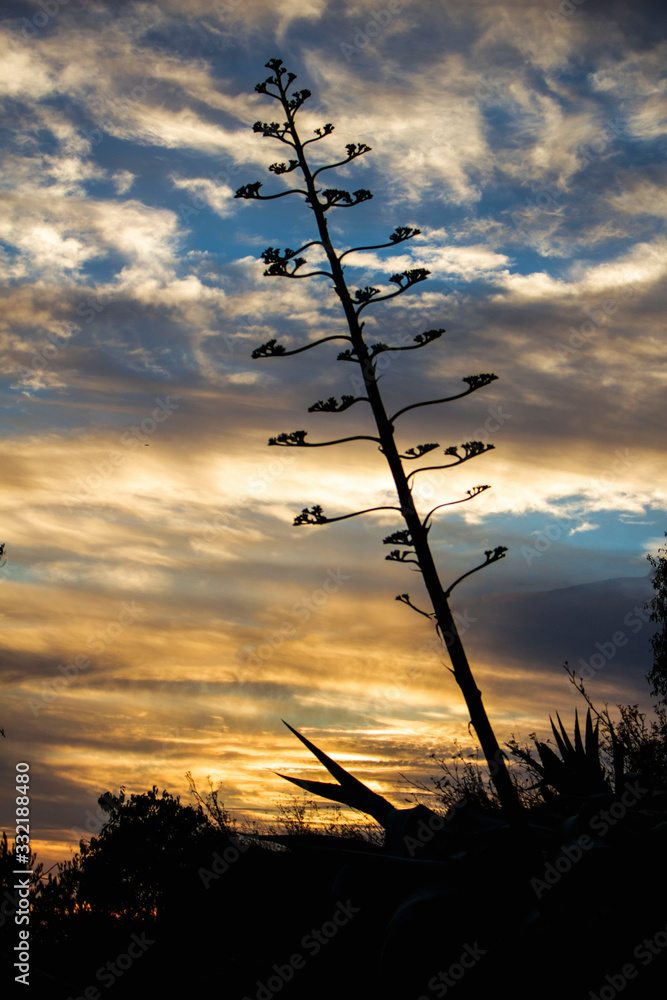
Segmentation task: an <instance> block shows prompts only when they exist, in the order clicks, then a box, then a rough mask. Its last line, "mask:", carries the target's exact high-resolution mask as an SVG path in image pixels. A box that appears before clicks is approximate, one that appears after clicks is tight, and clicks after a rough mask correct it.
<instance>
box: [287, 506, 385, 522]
mask: <svg viewBox="0 0 667 1000" xmlns="http://www.w3.org/2000/svg"><path fill="white" fill-rule="evenodd" d="M400 509H401V508H400V507H369V508H368V509H367V510H357V511H355V512H354V514H342V515H341V516H340V517H325V515H324V514H323V513H322V508H321V507H320V506H319V504H317V505H316V506H315V507H310V508H308V507H304V508H303V510H302V511H301V513H300V514H297V516H296V517H295V518H294V525H293V526H294V527H296V526H297V525H300V524H333V523H334V522H335V521H348V520H349V519H350V518H351V517H361V515H362V514H373V513H375V511H378V510H399V511H400Z"/></svg>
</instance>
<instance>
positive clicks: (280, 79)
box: [236, 59, 520, 816]
mask: <svg viewBox="0 0 667 1000" xmlns="http://www.w3.org/2000/svg"><path fill="white" fill-rule="evenodd" d="M266 66H267V68H268V69H270V70H271V71H272V75H271V76H269V77H268V78H267V79H266V80H265V81H263V82H262V83H258V84H257V86H256V88H255V89H256V91H257V92H258V93H261V94H264V95H266V96H267V97H269V98H271V99H273V100H275V101H277V102H278V103H279V105H280V107H281V110H282V113H283V114H284V118H285V120H284V121H283V122H282V123H277V122H262V121H258V122H255V124H254V126H253V130H254V131H255V132H256V133H258V134H260V135H262V136H263V137H264V138H269V139H273V140H276V141H279V142H281V143H282V144H284V145H286V146H288V147H289V148H290V156H291V158H290V160H289V162H288V163H277V164H273V165H272V166H271V167H270V168H269V169H270V170H271V171H272V172H273V173H274V174H278V175H282V174H288V173H292V172H294V171H298V172H299V173H300V176H301V180H302V182H303V184H304V187H294V188H289V189H288V190H285V191H282V192H278V193H276V194H271V195H264V194H262V193H261V191H260V189H261V188H262V184H261V182H254V183H250V184H245V185H243V186H242V187H240V188H239V189H238V190H237V192H236V197H237V198H243V199H247V200H270V199H276V198H283V197H288V196H289V195H297V196H298V197H301V198H303V199H304V201H305V203H306V204H307V206H308V207H309V208H310V209H311V211H312V212H313V215H314V218H315V224H316V227H317V233H318V239H314V240H310V241H308V242H306V243H304V244H303V245H302V246H301V247H300V248H299V249H297V250H294V249H292V248H291V247H287V248H286V249H285V250H280V249H277V248H275V247H268V248H267V249H266V250H265V251H264V253H263V254H262V259H263V261H264V263H265V264H267V265H268V267H267V269H266V270H265V272H264V273H265V275H267V276H268V277H281V278H286V279H288V280H289V279H291V280H297V279H300V278H306V277H324V278H326V279H327V281H330V282H331V285H332V287H333V288H334V290H335V292H336V294H337V296H338V298H339V300H340V303H341V306H342V309H343V312H344V315H345V321H346V325H347V329H348V334H346V335H336V336H330V337H324V338H321V339H319V340H317V341H314V342H310V343H308V344H305V345H302V346H300V347H298V348H296V349H287V348H286V347H285V346H284V345H282V344H278V343H277V341H276V340H275V339H272V340H269V341H268V342H267V343H265V344H263V345H261V346H260V347H258V348H257V349H256V350H255V351H254V352H253V357H255V358H272V357H282V358H285V357H288V356H290V355H293V354H298V353H300V352H303V351H306V350H313V349H314V348H316V347H319V346H321V345H322V344H325V343H327V342H329V341H331V340H344V341H347V343H348V345H349V346H348V347H347V348H346V349H345V350H343V351H342V352H340V353H339V354H338V360H339V361H343V362H351V363H353V364H355V365H357V366H358V368H359V375H358V376H356V378H355V382H354V384H355V385H357V386H358V389H359V390H360V391H362V392H363V395H361V396H355V397H350V396H349V395H347V396H343V397H342V400H341V402H340V403H338V401H337V399H336V398H335V397H330V398H329V399H328V400H327V401H326V402H324V401H322V400H319V401H318V402H316V403H315V404H313V405H312V406H311V407H310V411H311V412H314V411H326V412H330V413H340V412H342V411H343V410H345V409H347V408H349V406H351V405H352V404H353V403H355V404H356V403H357V402H363V403H366V404H367V405H368V406H369V408H370V410H371V413H372V416H373V419H374V421H375V425H376V428H377V436H373V435H366V434H355V435H353V436H349V437H343V438H338V439H335V440H331V441H322V442H310V441H306V435H307V432H306V431H305V430H298V431H291V432H288V433H282V434H279V435H276V436H275V437H272V438H271V439H270V440H269V444H270V445H273V446H278V447H291V448H313V447H318V448H321V447H327V446H330V445H334V444H339V443H343V442H348V441H373V442H375V443H377V444H378V445H379V447H380V451H381V452H382V454H383V455H384V457H385V459H386V461H387V463H388V465H389V469H390V472H391V475H392V478H393V481H394V485H395V488H396V492H397V497H398V506H397V507H374V508H369V509H368V510H363V511H357V512H356V513H355V514H346V515H343V516H339V517H328V516H326V515H325V514H324V513H323V510H322V508H321V506H319V505H316V506H315V507H313V508H312V510H309V509H307V508H305V509H304V510H303V511H302V513H301V514H299V515H298V516H297V517H296V519H295V521H294V523H295V525H304V524H317V525H322V524H327V523H331V522H333V521H340V520H345V519H347V518H349V517H355V516H360V515H362V514H367V513H372V512H375V511H378V510H389V509H396V510H397V511H400V513H401V515H402V517H403V519H404V521H405V524H406V527H407V531H408V533H409V536H408V537H409V543H407V544H408V547H409V551H406V552H399V551H398V550H397V551H396V552H392V553H391V554H390V555H389V556H388V557H387V558H388V559H390V560H393V561H397V562H404V563H409V564H413V565H415V566H416V567H417V569H418V571H419V572H420V574H421V576H422V579H423V582H424V585H425V588H426V591H427V593H428V595H429V598H430V601H431V605H432V608H433V611H432V613H429V615H432V618H433V621H434V623H435V625H436V627H437V629H438V632H439V634H440V636H441V637H443V638H444V639H445V641H446V645H447V649H448V651H449V656H450V659H451V663H452V671H451V672H452V673H453V675H454V677H455V679H456V681H457V683H458V684H459V687H460V688H461V691H462V693H463V695H464V698H465V701H466V704H467V707H468V711H469V713H470V719H471V723H472V725H473V726H474V728H475V730H476V732H477V735H478V738H479V740H480V743H481V745H482V748H483V751H484V754H485V756H486V759H487V762H488V763H489V766H490V768H491V773H492V776H493V780H494V782H495V785H496V788H497V790H498V794H499V796H500V799H501V801H502V804H503V807H504V809H505V810H506V811H507V814H508V815H512V816H516V815H517V814H518V813H519V812H520V801H519V798H518V796H517V793H516V789H515V787H514V784H513V782H512V781H511V778H510V775H509V772H508V769H507V765H506V759H505V754H504V753H503V751H502V750H501V749H500V747H499V745H498V741H497V739H496V736H495V733H494V731H493V728H492V726H491V723H490V721H489V718H488V716H487V713H486V710H485V708H484V704H483V701H482V695H481V692H480V690H479V688H478V687H477V684H476V683H475V680H474V678H473V675H472V671H471V669H470V665H469V662H468V659H467V656H466V653H465V649H464V647H463V643H462V641H461V637H460V634H459V631H458V629H457V626H456V622H455V620H454V617H453V615H452V611H451V608H450V605H449V596H450V594H451V592H452V590H453V589H454V587H455V586H457V585H458V584H459V583H460V582H461V581H462V580H463V579H465V578H466V577H467V576H469V575H470V573H473V572H476V571H477V570H480V569H482V568H484V567H486V566H488V565H490V564H491V563H493V562H497V561H498V560H499V559H501V558H503V557H504V555H505V552H506V551H507V550H506V548H505V547H504V546H498V547H496V548H495V549H494V550H493V552H491V550H489V551H488V552H487V553H485V555H486V560H485V562H483V563H481V564H480V565H479V566H477V567H475V569H473V570H470V571H469V572H468V573H464V574H463V575H462V576H460V577H459V578H458V579H457V580H455V581H454V583H452V584H451V585H450V586H449V587H448V588H445V587H443V585H442V583H441V581H440V577H439V574H438V570H437V568H436V565H435V562H434V559H433V554H432V552H431V548H430V545H429V538H428V535H429V531H430V528H431V526H432V525H431V524H430V523H429V521H430V519H431V518H432V516H433V514H435V513H436V512H437V511H438V510H440V509H441V508H443V507H446V506H451V505H453V504H458V503H463V502H466V501H468V500H471V499H473V498H474V497H475V496H477V495H478V493H480V492H482V491H483V490H486V489H488V486H476V487H473V488H472V489H471V490H468V491H467V494H466V496H465V497H463V498H461V499H459V500H452V501H449V502H448V503H442V504H439V505H438V506H436V507H434V508H433V509H432V510H431V511H430V512H429V513H428V514H427V515H426V516H425V517H424V516H423V515H422V514H421V513H420V512H419V510H418V508H417V505H416V503H415V499H414V496H413V492H412V487H411V483H410V479H411V478H412V477H413V476H414V474H415V473H414V472H412V473H410V475H407V474H406V472H405V469H404V465H403V462H404V461H409V460H418V459H420V458H422V457H423V456H424V455H425V454H427V453H428V452H430V451H433V450H434V449H435V448H437V447H438V445H436V444H433V443H429V444H420V445H416V446H411V447H410V448H408V449H407V450H406V451H404V452H401V451H400V449H399V447H398V445H397V443H396V439H395V434H396V422H397V420H398V419H399V418H400V417H401V416H402V415H403V414H405V413H407V412H408V411H410V410H413V409H416V408H417V407H422V406H434V405H437V404H442V403H447V402H450V401H451V400H453V399H458V398H460V397H462V396H466V395H469V394H470V393H472V392H475V391H477V390H478V389H481V388H483V387H484V386H486V385H488V384H489V383H490V382H492V381H494V380H495V379H496V376H495V375H494V374H491V373H482V374H479V375H470V376H466V377H465V378H464V379H463V381H464V382H465V383H466V384H467V389H466V390H465V391H464V392H462V393H458V394H455V395H450V396H446V397H442V398H440V399H432V400H424V401H420V402H415V403H411V404H408V405H406V406H404V407H403V408H402V409H400V410H398V411H397V412H396V413H394V414H393V416H390V415H389V414H388V413H387V410H386V408H385V404H384V401H383V398H382V394H381V392H380V386H379V376H378V369H377V358H378V356H379V355H380V354H383V353H386V352H388V351H393V352H402V351H406V350H421V349H422V348H425V347H427V346H428V345H430V344H432V343H434V342H436V341H438V340H439V339H440V338H441V336H442V334H443V333H444V330H442V329H437V330H428V331H426V332H425V333H422V334H419V335H417V336H416V337H415V338H414V340H413V343H411V344H389V343H384V342H380V343H376V344H368V343H367V341H366V339H365V337H364V326H365V323H364V322H362V321H361V319H360V317H361V314H362V312H363V311H364V310H366V309H367V308H369V307H373V306H375V305H376V304H377V303H380V302H386V301H388V300H390V299H395V298H396V297H398V296H400V295H403V294H404V293H405V292H406V291H408V289H410V288H412V287H413V286H414V285H416V284H419V283H421V282H422V281H424V280H425V279H426V278H427V277H428V275H429V272H428V271H427V270H426V269H425V268H422V267H415V268H408V269H407V270H405V271H402V272H399V273H396V274H394V275H392V276H391V277H390V278H389V283H390V285H393V286H395V287H394V288H393V289H392V288H388V289H387V288H385V289H383V288H378V287H375V286H366V287H364V288H358V289H356V290H351V289H350V288H349V287H348V285H347V282H346V279H345V274H344V270H343V264H342V261H343V259H344V258H345V257H347V255H348V254H351V253H355V252H357V251H359V250H365V249H383V248H392V247H396V246H398V245H399V244H401V243H404V242H406V241H407V240H410V239H412V238H413V237H415V236H417V235H418V234H419V232H420V231H419V230H418V229H415V228H413V227H410V226H398V227H397V228H396V229H395V230H394V231H393V232H392V233H391V235H390V236H389V238H388V240H387V241H386V242H384V243H380V244H376V245H375V246H373V247H350V248H349V249H347V250H345V251H343V252H338V251H337V250H336V249H335V247H334V245H333V243H332V241H331V237H330V234H329V227H328V222H327V213H328V212H330V211H333V210H334V209H340V208H352V207H355V206H357V205H359V204H361V203H363V202H365V201H368V200H369V199H370V198H371V197H372V195H371V193H370V191H367V190H365V189H359V190H357V191H355V192H353V193H352V194H350V193H349V192H347V191H343V190H340V189H338V188H325V189H322V188H321V187H319V186H318V184H317V178H318V175H320V174H321V173H322V172H323V171H325V170H331V169H334V168H338V167H341V166H346V165H347V164H349V163H350V162H351V161H352V160H354V159H356V158H357V157H358V156H361V155H364V154H366V153H368V152H369V151H370V147H368V146H367V145H365V144H364V143H350V144H348V145H347V146H346V151H347V155H346V156H345V157H343V158H342V159H340V160H337V161H335V162H333V163H328V164H326V165H324V166H320V167H318V168H317V169H313V168H312V167H311V165H310V163H309V161H308V158H307V156H306V152H305V148H306V146H308V145H309V144H310V143H315V142H320V141H322V140H323V139H325V138H327V137H328V136H330V135H331V133H332V132H333V130H334V129H333V125H331V123H327V124H325V125H324V126H323V127H320V128H316V129H315V130H314V133H313V135H312V136H311V138H308V139H305V140H304V139H303V138H302V137H301V135H300V133H299V130H298V129H297V125H296V115H297V112H298V111H299V109H300V108H301V106H302V105H303V103H304V102H305V101H306V100H307V99H308V97H310V92H309V91H308V90H301V91H292V92H291V96H290V90H291V88H292V85H293V83H294V81H295V79H296V75H295V74H294V73H291V72H288V71H287V70H286V68H285V67H284V66H283V63H282V60H280V59H271V60H269V62H268V63H267V64H266ZM292 153H293V154H294V155H293V157H292ZM311 247H317V248H319V250H320V251H321V252H323V253H324V256H325V257H326V261H327V265H328V267H327V268H325V269H317V270H311V271H308V272H306V273H303V272H302V271H301V268H302V267H304V265H305V264H306V263H307V260H306V258H305V257H302V256H300V254H302V253H303V252H305V251H306V250H307V249H308V248H311ZM461 447H462V448H463V451H464V454H463V455H460V454H459V453H458V450H457V447H455V446H450V447H448V448H447V449H446V450H445V455H447V456H451V457H454V459H455V461H454V462H450V463H448V464H444V465H442V466H438V467H437V468H447V467H449V466H451V465H455V464H460V463H461V462H462V461H465V460H468V459H471V458H474V457H476V456H478V455H481V454H483V453H484V452H485V451H488V450H490V449H489V448H488V447H485V446H484V445H483V444H481V442H468V443H466V444H464V445H462V446H461ZM431 468H434V467H433V466H431ZM417 471H420V470H417ZM405 596H407V597H408V600H406V601H403V603H406V604H409V606H410V607H413V605H412V604H411V602H410V600H409V595H405ZM400 599H402V597H401V598H400Z"/></svg>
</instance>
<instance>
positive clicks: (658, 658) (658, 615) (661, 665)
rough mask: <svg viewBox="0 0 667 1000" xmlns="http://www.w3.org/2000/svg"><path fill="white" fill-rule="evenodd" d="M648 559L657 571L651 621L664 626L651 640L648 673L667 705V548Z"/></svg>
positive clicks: (655, 692)
mask: <svg viewBox="0 0 667 1000" xmlns="http://www.w3.org/2000/svg"><path fill="white" fill-rule="evenodd" d="M665 537H667V532H665ZM646 558H647V559H648V561H649V562H650V564H651V566H652V567H653V569H654V570H655V576H654V577H653V588H654V590H655V596H654V597H653V598H652V599H651V600H650V601H649V603H648V607H650V608H651V618H650V620H651V621H652V622H656V623H657V624H658V625H661V626H662V628H661V629H660V631H658V632H656V633H655V635H654V636H653V637H652V638H651V648H652V649H653V666H652V668H651V670H650V671H649V673H648V680H649V682H650V683H651V684H652V685H653V691H652V692H651V693H652V694H653V696H654V697H656V698H658V699H659V704H665V703H667V548H665V549H658V554H657V556H652V555H650V554H649V555H647V556H646Z"/></svg>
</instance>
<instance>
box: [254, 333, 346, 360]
mask: <svg viewBox="0 0 667 1000" xmlns="http://www.w3.org/2000/svg"><path fill="white" fill-rule="evenodd" d="M329 340H347V341H348V342H349V341H350V338H349V337H345V336H343V335H342V334H336V335H335V336H332V337H323V338H322V339H321V340H315V341H313V343H312V344H304V346H303V347H296V348H295V349H294V350H293V351H288V350H287V348H285V347H283V345H282V344H279V343H278V342H277V340H276V339H275V338H274V339H272V340H267V342H266V343H265V344H262V346H261V347H256V348H255V350H254V351H253V352H252V354H251V357H252V358H278V357H281V358H282V357H284V358H287V357H289V356H290V355H291V354H301V353H302V352H303V351H310V350H311V348H313V347H319V346H320V344H326V343H327V341H329Z"/></svg>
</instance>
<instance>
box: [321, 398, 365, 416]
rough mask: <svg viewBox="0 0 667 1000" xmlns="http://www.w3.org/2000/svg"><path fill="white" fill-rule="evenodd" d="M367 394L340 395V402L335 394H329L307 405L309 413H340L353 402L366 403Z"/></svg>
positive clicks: (352, 404)
mask: <svg viewBox="0 0 667 1000" xmlns="http://www.w3.org/2000/svg"><path fill="white" fill-rule="evenodd" d="M367 402H368V396H342V397H341V401H340V403H339V402H338V400H337V399H336V397H335V396H329V398H328V399H327V400H322V399H318V401H317V402H316V403H313V405H312V406H309V407H308V412H309V413H342V412H343V410H348V409H349V408H350V407H351V406H354V404H355V403H367Z"/></svg>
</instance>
